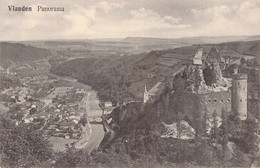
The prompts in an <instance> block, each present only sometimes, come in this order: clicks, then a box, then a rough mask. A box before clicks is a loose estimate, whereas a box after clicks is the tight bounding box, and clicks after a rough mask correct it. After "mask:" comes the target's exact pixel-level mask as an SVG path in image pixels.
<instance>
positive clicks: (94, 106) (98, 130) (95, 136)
mask: <svg viewBox="0 0 260 168" xmlns="http://www.w3.org/2000/svg"><path fill="white" fill-rule="evenodd" d="M86 111H87V114H88V117H96V116H101V115H102V110H101V109H100V107H99V100H98V99H97V94H96V92H95V91H90V92H89V95H88V99H87V102H86ZM91 129H92V133H91V136H90V138H89V139H88V143H87V145H86V147H85V149H86V151H88V152H91V151H92V150H93V149H95V148H98V146H99V145H100V143H101V141H102V139H103V137H104V130H103V125H101V124H91Z"/></svg>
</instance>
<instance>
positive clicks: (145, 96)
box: [143, 85, 149, 103]
mask: <svg viewBox="0 0 260 168" xmlns="http://www.w3.org/2000/svg"><path fill="white" fill-rule="evenodd" d="M143 99H144V100H143V101H144V103H146V102H147V101H148V99H149V93H148V92H147V89H146V85H145V86H144V97H143Z"/></svg>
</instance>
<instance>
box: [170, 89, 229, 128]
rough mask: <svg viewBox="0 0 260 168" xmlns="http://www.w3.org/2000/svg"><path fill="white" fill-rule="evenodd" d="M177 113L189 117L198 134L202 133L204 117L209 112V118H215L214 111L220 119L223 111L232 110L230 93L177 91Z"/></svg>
mask: <svg viewBox="0 0 260 168" xmlns="http://www.w3.org/2000/svg"><path fill="white" fill-rule="evenodd" d="M174 94H175V95H174V96H175V106H174V107H175V109H174V111H175V112H181V113H182V114H183V115H186V116H188V119H189V120H190V121H191V124H192V126H193V128H194V129H195V130H196V131H197V133H199V132H201V131H202V129H201V128H202V123H203V117H204V116H205V111H206V110H207V116H208V117H209V118H213V113H214V111H215V112H216V115H217V117H218V118H221V113H222V109H224V110H225V111H230V110H231V93H230V91H223V92H213V93H206V94H196V93H191V92H181V91H176V92H175V93H174Z"/></svg>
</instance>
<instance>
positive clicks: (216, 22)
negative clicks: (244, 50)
mask: <svg viewBox="0 0 260 168" xmlns="http://www.w3.org/2000/svg"><path fill="white" fill-rule="evenodd" d="M0 1H1V2H0V32H1V33H0V40H1V41H9V40H15V41H23V40H54V39H89V38H91V39H92V38H125V37H157V38H179V37H194V36H239V35H259V34H260V28H259V27H260V0H0ZM8 5H14V6H32V7H33V11H32V12H10V11H9V10H8ZM37 6H49V7H55V6H56V7H64V8H65V11H64V12H38V11H37V10H36V9H37Z"/></svg>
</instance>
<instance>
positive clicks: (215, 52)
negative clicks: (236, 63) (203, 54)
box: [206, 46, 221, 63]
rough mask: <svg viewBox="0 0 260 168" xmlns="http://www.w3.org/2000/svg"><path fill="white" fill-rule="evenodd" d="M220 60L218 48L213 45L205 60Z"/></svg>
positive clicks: (212, 61) (211, 61)
mask: <svg viewBox="0 0 260 168" xmlns="http://www.w3.org/2000/svg"><path fill="white" fill-rule="evenodd" d="M220 60H221V56H220V54H219V52H218V50H217V49H216V48H215V47H214V46H213V47H212V48H211V50H210V52H209V54H208V56H207V58H206V61H208V62H210V63H214V62H219V61H220Z"/></svg>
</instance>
